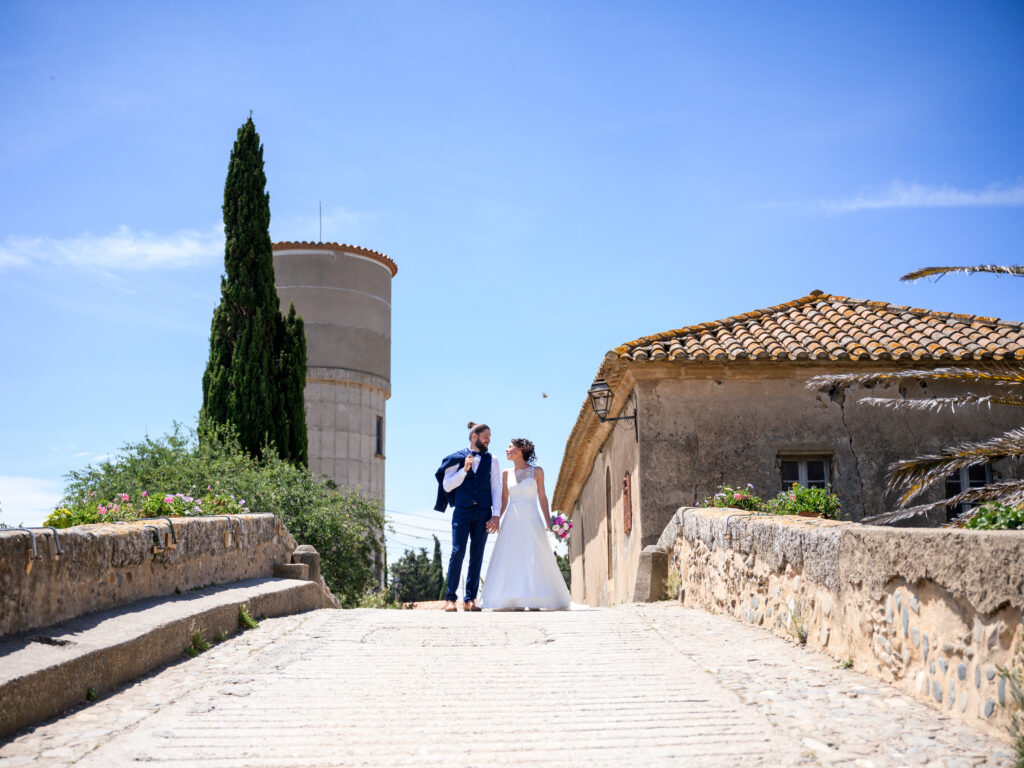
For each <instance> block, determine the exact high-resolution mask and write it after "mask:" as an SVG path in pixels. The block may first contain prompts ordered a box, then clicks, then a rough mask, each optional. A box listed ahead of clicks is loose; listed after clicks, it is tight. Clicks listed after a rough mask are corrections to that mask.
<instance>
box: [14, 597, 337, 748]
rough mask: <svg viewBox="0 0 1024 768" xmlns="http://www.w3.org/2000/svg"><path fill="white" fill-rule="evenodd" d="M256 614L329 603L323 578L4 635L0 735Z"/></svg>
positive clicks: (125, 609)
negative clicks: (199, 635) (243, 612)
mask: <svg viewBox="0 0 1024 768" xmlns="http://www.w3.org/2000/svg"><path fill="white" fill-rule="evenodd" d="M243 605H244V606H247V607H248V611H249V614H250V615H251V616H253V617H259V616H266V617H274V616H284V615H288V614H293V613H301V612H303V611H309V610H313V609H316V608H323V607H325V606H326V605H327V598H326V596H325V594H324V591H323V589H322V588H321V587H320V585H319V584H317V583H314V582H312V581H301V580H296V579H247V580H244V581H237V582H234V583H231V584H226V585H222V586H209V587H205V588H203V589H199V590H193V591H189V592H185V593H183V594H180V595H169V596H167V597H159V598H151V599H147V600H140V601H138V602H136V603H131V604H129V605H125V606H121V607H118V608H114V609H111V610H107V611H99V612H96V613H91V614H85V615H83V616H79V617H77V618H74V619H70V620H68V621H65V622H62V623H60V624H55V625H52V626H50V627H44V628H41V629H36V630H32V631H30V632H25V633H23V634H21V635H17V636H13V637H8V638H4V639H3V640H2V641H0V739H3V738H5V737H7V736H9V735H10V734H12V733H14V732H15V731H18V730H20V729H22V728H25V727H26V726H29V725H33V724H34V723H38V722H40V721H41V720H45V719H46V718H49V717H53V716H54V715H57V714H59V713H61V712H63V711H64V710H66V709H68V708H70V707H73V706H75V705H77V704H81V703H82V702H84V701H86V700H87V697H88V696H89V695H90V694H89V692H90V691H93V692H94V693H95V694H96V695H99V694H101V693H103V692H104V691H109V690H110V689H112V688H116V687H117V686H119V685H122V684H123V683H126V682H128V681H130V680H134V679H136V678H138V677H140V676H142V675H144V674H146V673H147V672H149V671H151V670H153V669H155V668H156V667H159V666H162V665H165V664H169V663H171V662H175V661H179V660H181V659H182V658H184V657H185V656H184V651H185V648H186V647H189V646H190V645H191V643H192V636H193V633H194V632H197V631H202V632H203V633H204V636H205V638H206V640H207V641H209V642H213V641H214V640H215V639H216V638H217V636H218V635H222V634H227V635H232V634H234V633H235V632H237V631H238V629H239V622H238V619H239V607H240V606H243Z"/></svg>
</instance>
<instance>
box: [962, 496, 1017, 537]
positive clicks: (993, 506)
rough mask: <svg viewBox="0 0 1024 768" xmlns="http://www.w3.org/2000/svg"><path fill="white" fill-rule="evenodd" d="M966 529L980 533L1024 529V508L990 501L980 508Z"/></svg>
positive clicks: (968, 521)
mask: <svg viewBox="0 0 1024 768" xmlns="http://www.w3.org/2000/svg"><path fill="white" fill-rule="evenodd" d="M964 528H973V529H974V530H978V531H1003V530H1007V529H1015V528H1024V507H1011V506H1007V505H1006V504H1002V503H1000V502H998V501H989V502H987V503H985V504H982V505H981V506H980V507H978V510H977V512H975V513H974V514H973V515H972V516H971V517H970V518H969V519H968V520H967V522H965V523H964Z"/></svg>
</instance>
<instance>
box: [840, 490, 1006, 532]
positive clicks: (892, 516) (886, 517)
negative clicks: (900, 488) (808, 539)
mask: <svg viewBox="0 0 1024 768" xmlns="http://www.w3.org/2000/svg"><path fill="white" fill-rule="evenodd" d="M986 501H999V502H1002V503H1003V504H1007V505H1009V506H1011V507H1016V506H1020V505H1021V504H1024V480H1004V481H1002V482H998V483H991V484H989V485H986V486H983V487H981V488H969V489H967V490H966V491H962V492H961V493H958V494H956V495H955V496H950V497H949V498H948V499H942V500H941V501H933V502H931V503H929V504H918V505H916V506H913V507H906V508H903V509H897V510H894V511H892V512H884V513H882V514H880V515H872V516H870V517H865V518H864V519H863V520H861V521H860V522H862V523H864V524H866V525H892V524H893V523H898V522H902V521H904V520H910V519H911V518H914V517H917V516H918V515H921V514H923V513H925V512H930V511H931V510H933V509H939V508H940V507H952V506H956V505H957V504H978V503H984V502H986Z"/></svg>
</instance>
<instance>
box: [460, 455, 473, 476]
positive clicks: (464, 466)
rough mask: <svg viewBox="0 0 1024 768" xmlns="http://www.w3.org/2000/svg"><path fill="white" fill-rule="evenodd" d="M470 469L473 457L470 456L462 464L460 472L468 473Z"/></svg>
mask: <svg viewBox="0 0 1024 768" xmlns="http://www.w3.org/2000/svg"><path fill="white" fill-rule="evenodd" d="M472 469H473V457H472V456H467V457H466V460H465V461H464V462H462V471H463V472H467V473H468V472H469V471H470V470H472Z"/></svg>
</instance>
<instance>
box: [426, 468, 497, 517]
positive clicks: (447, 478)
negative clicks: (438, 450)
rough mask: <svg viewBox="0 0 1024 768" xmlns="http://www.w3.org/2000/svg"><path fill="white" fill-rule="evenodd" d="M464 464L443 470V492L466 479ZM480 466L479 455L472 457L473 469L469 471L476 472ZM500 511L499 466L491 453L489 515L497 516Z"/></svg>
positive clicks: (454, 487)
mask: <svg viewBox="0 0 1024 768" xmlns="http://www.w3.org/2000/svg"><path fill="white" fill-rule="evenodd" d="M463 466H464V464H457V465H456V466H454V467H448V469H446V470H445V471H444V480H443V481H442V482H441V485H442V486H444V491H445V493H451V492H452V491H454V490H455V489H456V488H458V487H459V486H460V485H462V481H463V480H465V479H466V470H465V469H464V468H463ZM479 466H480V457H479V456H474V457H473V469H472V470H470V471H471V472H476V470H477V468H479ZM500 512H501V467H499V466H498V460H497V459H496V458H495V457H494V456H493V455H492V456H491V517H495V516H497V515H498V514H499V513H500Z"/></svg>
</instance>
